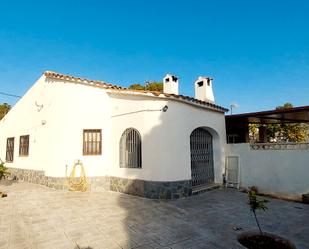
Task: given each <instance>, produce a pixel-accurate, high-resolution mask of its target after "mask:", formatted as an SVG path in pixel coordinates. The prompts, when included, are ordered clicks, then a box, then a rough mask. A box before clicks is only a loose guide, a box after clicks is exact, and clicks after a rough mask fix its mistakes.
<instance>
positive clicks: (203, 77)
mask: <svg viewBox="0 0 309 249" xmlns="http://www.w3.org/2000/svg"><path fill="white" fill-rule="evenodd" d="M202 79H207V80H213V78H211V77H208V76H199V77H198V78H197V80H202Z"/></svg>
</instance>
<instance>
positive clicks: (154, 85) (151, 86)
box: [129, 82, 163, 92]
mask: <svg viewBox="0 0 309 249" xmlns="http://www.w3.org/2000/svg"><path fill="white" fill-rule="evenodd" d="M129 89H133V90H146V91H156V92H163V83H162V82H151V83H147V84H146V85H145V86H142V85H141V84H133V85H131V86H129Z"/></svg>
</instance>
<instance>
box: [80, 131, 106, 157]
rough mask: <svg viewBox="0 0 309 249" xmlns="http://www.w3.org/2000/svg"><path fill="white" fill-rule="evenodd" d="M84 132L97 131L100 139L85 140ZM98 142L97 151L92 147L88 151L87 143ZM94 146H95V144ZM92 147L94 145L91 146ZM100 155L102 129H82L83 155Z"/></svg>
mask: <svg viewBox="0 0 309 249" xmlns="http://www.w3.org/2000/svg"><path fill="white" fill-rule="evenodd" d="M86 133H89V134H90V133H92V134H93V133H99V134H100V136H99V139H100V141H89V140H88V141H86V136H85V135H86ZM90 142H92V143H99V151H96V149H93V151H88V149H87V146H88V143H90ZM95 147H96V146H95ZM93 148H94V147H93ZM100 155H102V129H83V156H100Z"/></svg>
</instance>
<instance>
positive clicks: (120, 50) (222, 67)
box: [0, 0, 309, 113]
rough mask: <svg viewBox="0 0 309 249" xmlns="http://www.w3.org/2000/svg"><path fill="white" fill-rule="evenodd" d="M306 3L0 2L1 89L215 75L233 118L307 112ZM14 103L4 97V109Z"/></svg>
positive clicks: (189, 83) (185, 80) (184, 86)
mask: <svg viewBox="0 0 309 249" xmlns="http://www.w3.org/2000/svg"><path fill="white" fill-rule="evenodd" d="M308 13H309V1H306V0H303V1H300V0H294V1H292V0H291V1H289V0H285V1H279V0H278V1H276V0H273V1H266V0H259V1H248V0H234V1H228V0H226V1H223V0H217V1H207V0H200V1H199V0H190V1H189V0H187V1H184V0H178V1H176V0H175V1H173V0H169V1H167V0H165V1H164V0H156V1H150V0H149V1H145V0H144V1H142V0H140V1H137V0H130V1H124V0H123V1H117V0H113V1H94V0H93V1H91V0H89V1H85V0H83V1H79V0H75V1H65V0H62V1H57V0H53V1H42V0H41V1H14V0H12V1H2V2H1V7H0V92H8V93H12V94H17V95H23V94H24V93H25V91H26V90H27V89H28V88H29V87H30V86H31V85H32V84H33V82H34V81H35V80H36V79H37V78H38V77H39V76H40V75H41V73H42V72H44V71H45V70H53V71H57V72H61V73H67V74H72V75H76V76H82V77H87V78H90V79H99V80H105V81H107V82H110V83H115V84H119V85H122V86H128V85H130V84H132V83H143V82H144V81H146V80H155V81H160V80H161V79H162V77H163V76H164V75H165V74H166V73H174V74H176V75H177V76H179V77H180V93H181V94H184V95H191V96H193V95H194V88H193V82H194V80H195V79H196V78H197V77H198V76H199V75H203V76H211V77H213V78H214V83H213V84H214V91H215V97H216V102H217V104H220V105H223V106H226V107H229V105H230V103H231V102H236V103H237V104H238V105H239V108H238V109H237V110H236V112H237V113H241V112H250V111H258V110H266V109H273V108H274V107H276V106H277V105H281V104H283V103H285V102H292V103H293V104H294V105H295V106H299V105H309V14H308ZM15 101H16V99H14V98H11V97H4V96H1V95H0V102H8V103H10V104H14V103H15Z"/></svg>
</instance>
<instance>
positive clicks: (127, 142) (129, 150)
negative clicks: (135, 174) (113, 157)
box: [119, 128, 142, 168]
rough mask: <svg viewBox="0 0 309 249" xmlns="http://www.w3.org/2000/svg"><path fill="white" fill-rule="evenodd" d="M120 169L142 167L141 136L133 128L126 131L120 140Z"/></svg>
mask: <svg viewBox="0 0 309 249" xmlns="http://www.w3.org/2000/svg"><path fill="white" fill-rule="evenodd" d="M119 152H120V158H119V161H120V168H141V167H142V142H141V135H140V134H139V132H138V131H137V130H135V129H133V128H129V129H126V130H125V131H124V132H123V134H122V136H121V139H120V146H119Z"/></svg>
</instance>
